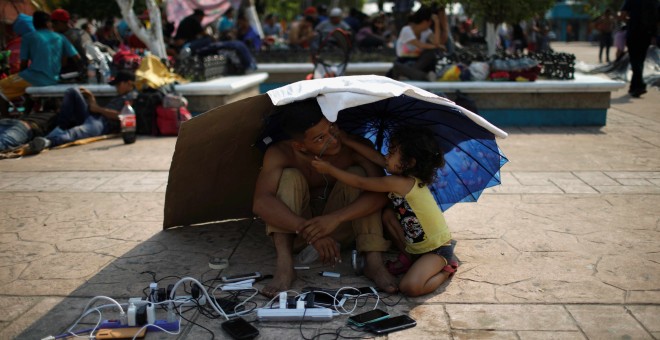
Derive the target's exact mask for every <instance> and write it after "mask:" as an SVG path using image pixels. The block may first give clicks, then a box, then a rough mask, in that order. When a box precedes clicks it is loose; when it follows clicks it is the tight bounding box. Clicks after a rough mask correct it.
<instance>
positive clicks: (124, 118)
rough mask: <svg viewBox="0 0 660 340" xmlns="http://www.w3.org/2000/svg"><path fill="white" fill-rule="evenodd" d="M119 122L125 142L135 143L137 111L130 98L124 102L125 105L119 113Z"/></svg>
mask: <svg viewBox="0 0 660 340" xmlns="http://www.w3.org/2000/svg"><path fill="white" fill-rule="evenodd" d="M119 122H120V123H121V137H122V138H123V139H124V143H125V144H131V143H135V135H136V131H135V130H136V128H137V119H136V117H135V111H134V110H133V108H132V107H131V103H130V102H128V100H127V101H125V102H124V107H123V108H122V109H121V112H120V113H119Z"/></svg>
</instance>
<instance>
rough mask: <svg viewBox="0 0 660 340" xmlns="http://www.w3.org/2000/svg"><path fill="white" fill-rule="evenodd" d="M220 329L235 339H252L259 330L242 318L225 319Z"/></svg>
mask: <svg viewBox="0 0 660 340" xmlns="http://www.w3.org/2000/svg"><path fill="white" fill-rule="evenodd" d="M222 329H224V330H225V332H227V333H229V335H231V337H232V338H234V339H236V340H249V339H254V338H256V337H257V335H259V330H258V329H256V328H254V326H252V325H250V323H249V322H247V321H245V319H243V318H236V319H231V320H227V321H225V322H223V323H222Z"/></svg>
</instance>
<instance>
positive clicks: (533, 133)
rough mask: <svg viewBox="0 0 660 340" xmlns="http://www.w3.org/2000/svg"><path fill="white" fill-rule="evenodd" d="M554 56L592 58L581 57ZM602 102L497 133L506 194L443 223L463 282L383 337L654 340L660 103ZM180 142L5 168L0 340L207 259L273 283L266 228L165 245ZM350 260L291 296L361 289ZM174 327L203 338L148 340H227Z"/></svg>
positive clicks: (173, 239)
mask: <svg viewBox="0 0 660 340" xmlns="http://www.w3.org/2000/svg"><path fill="white" fill-rule="evenodd" d="M553 48H555V49H557V50H562V51H567V52H571V53H575V54H576V55H577V57H578V59H580V60H585V61H587V62H595V60H597V47H593V46H590V45H588V44H585V43H573V44H555V45H553ZM611 103H612V107H611V109H610V110H609V111H608V119H607V125H606V126H605V127H601V128H591V127H577V128H509V129H505V130H507V132H509V133H510V136H509V138H507V139H504V140H501V141H500V147H501V149H502V150H503V151H504V153H505V154H506V155H507V156H508V157H509V159H510V161H511V162H510V163H509V164H507V165H506V166H505V167H504V171H503V173H502V177H503V184H502V185H501V186H499V187H496V188H494V189H491V190H489V191H487V192H486V193H485V194H484V195H483V196H482V198H481V199H480V200H479V202H478V203H476V204H474V203H473V204H460V205H457V206H455V207H453V208H452V209H450V210H449V211H448V212H447V213H446V217H447V220H448V223H449V226H450V228H451V230H452V232H453V236H454V238H455V239H457V240H458V245H457V247H456V254H457V256H458V258H459V259H460V261H461V264H462V266H461V267H460V268H459V271H458V273H457V274H456V276H455V277H454V278H453V279H452V280H451V281H450V282H449V283H448V284H445V285H443V286H442V287H441V288H440V289H438V291H437V292H436V293H435V294H431V295H428V296H425V297H422V298H400V297H399V296H393V297H389V298H386V299H384V300H383V301H382V302H380V304H379V307H381V308H383V309H386V310H388V311H389V312H390V314H393V315H397V314H402V313H407V314H410V315H411V316H412V317H413V318H414V319H416V320H417V322H418V326H417V327H415V328H412V329H410V330H406V331H402V332H399V333H394V334H393V335H392V338H397V339H398V338H402V339H412V338H415V339H475V338H477V339H479V338H489V339H491V338H492V339H660V246H659V245H658V244H660V243H659V241H660V109H659V107H660V105H659V104H660V93H659V92H658V91H657V90H656V89H651V90H650V91H649V93H647V94H646V95H644V96H643V98H642V99H632V98H630V97H629V96H628V95H627V93H626V90H621V91H618V92H616V93H613V94H612V101H611ZM174 144H175V139H174V138H141V139H139V140H138V142H137V143H136V144H134V145H130V146H125V145H123V144H122V141H121V139H113V140H106V141H101V142H97V143H92V144H89V145H84V146H78V147H72V148H68V149H63V150H54V151H48V152H45V153H43V154H41V155H39V156H36V157H26V158H23V159H17V160H3V161H0V207H2V208H0V285H1V286H2V290H1V291H0V305H1V306H3V307H4V310H5V313H2V314H0V339H11V338H20V339H40V338H42V337H45V336H47V335H57V334H60V333H62V332H63V331H64V330H65V328H66V327H67V326H68V325H69V324H71V323H72V322H73V321H75V319H76V318H77V317H78V316H79V315H80V313H81V311H82V308H83V307H84V306H85V304H86V303H87V302H88V301H89V300H90V298H91V297H94V296H98V295H105V296H109V297H113V298H115V299H117V300H119V301H120V302H125V301H126V300H127V299H128V298H129V297H135V296H142V294H143V293H142V291H143V289H144V288H145V287H147V286H148V284H149V282H150V281H151V280H152V276H151V274H150V273H144V272H147V271H149V272H153V273H154V275H156V277H157V278H164V277H166V276H169V275H175V276H180V277H183V276H191V277H195V278H197V279H199V280H200V281H204V280H208V279H213V278H215V277H217V276H218V275H219V272H218V271H212V270H209V268H208V266H207V262H208V259H209V257H212V256H221V257H227V258H229V260H230V266H229V268H227V269H226V270H224V271H223V272H222V275H226V274H237V273H242V272H248V271H261V272H263V273H272V271H273V270H274V265H275V263H274V253H273V247H272V246H271V244H270V242H269V240H268V239H267V237H266V236H265V235H264V227H263V225H262V224H261V223H260V222H258V221H251V220H244V221H226V222H224V223H216V224H209V225H204V226H198V227H190V228H182V229H176V230H169V231H166V232H163V231H161V229H162V227H161V225H162V218H163V201H164V190H165V186H166V183H167V172H168V169H169V163H170V160H171V155H172V153H173V150H174ZM343 255H344V256H343V258H344V262H343V264H341V265H339V266H338V267H337V268H335V269H333V270H335V271H339V272H341V273H342V274H343V275H342V278H341V279H333V278H325V277H324V278H321V277H319V276H318V275H317V272H318V271H320V270H324V269H325V270H329V269H328V268H315V269H313V270H307V271H301V272H299V275H298V281H297V282H296V285H295V286H294V287H293V288H294V289H296V290H300V289H301V288H302V287H304V286H310V285H314V286H325V287H341V286H347V285H351V286H365V285H368V284H369V281H368V280H366V279H365V278H364V277H357V276H356V275H354V274H352V271H351V269H350V267H349V264H348V263H349V261H348V259H349V257H348V256H349V252H348V251H346V250H345V251H344V252H343ZM394 256H395V254H394V253H392V254H388V257H394ZM174 282H176V279H175V278H166V279H164V280H163V281H162V283H164V284H165V285H166V284H167V283H174ZM256 301H257V302H258V304H259V305H260V306H261V305H262V304H264V303H266V302H267V300H266V299H264V298H262V297H257V298H256ZM102 303H104V302H102ZM102 303H101V304H102ZM383 303H386V304H387V305H383ZM374 304H375V301H374V300H369V301H366V305H364V306H362V307H359V308H358V310H360V311H364V310H367V309H369V308H372V307H373V306H374ZM163 313H164V312H159V318H162V317H163V316H164V314H163ZM116 316H117V314H116V313H114V312H112V311H107V312H105V313H104V317H105V318H111V317H116ZM184 316H185V317H186V318H188V319H190V320H192V321H193V322H195V323H197V324H199V325H201V326H203V327H206V328H207V329H208V330H209V331H207V330H205V329H203V328H202V327H200V326H197V325H193V324H192V323H190V322H188V321H184V322H183V325H184V327H183V328H182V331H181V333H180V334H179V335H167V334H164V333H149V334H148V338H150V339H161V338H162V339H174V338H182V339H183V338H185V339H208V338H211V334H210V333H209V332H213V333H215V336H216V338H220V339H224V338H228V337H227V335H226V333H224V332H223V331H222V330H221V328H220V320H211V319H208V318H206V317H204V316H203V315H200V314H197V313H195V312H194V311H189V312H187V313H185V314H184ZM96 318H97V317H96V316H90V317H89V318H87V319H85V321H86V322H87V325H88V326H89V325H90V323H94V322H95V321H96ZM346 318H347V316H340V317H336V318H334V320H333V321H331V322H324V323H321V322H305V323H303V324H302V325H300V324H299V323H298V322H293V323H287V322H278V323H263V322H262V323H259V322H257V323H254V325H255V326H256V327H257V328H258V329H259V330H260V332H261V336H260V337H259V338H260V339H282V338H290V339H297V338H301V337H302V336H301V332H302V334H304V335H305V336H306V337H307V338H310V337H312V336H314V335H318V334H320V333H324V332H331V333H334V332H335V331H336V329H337V328H339V327H340V326H342V325H344V324H345V321H346ZM246 319H248V320H253V319H255V316H254V315H251V316H247V317H246ZM90 327H93V325H91V326H90ZM299 327H300V328H299ZM341 334H342V335H345V336H355V335H360V333H356V332H352V331H350V330H344V331H342V333H341ZM324 338H328V337H327V336H326V337H324Z"/></svg>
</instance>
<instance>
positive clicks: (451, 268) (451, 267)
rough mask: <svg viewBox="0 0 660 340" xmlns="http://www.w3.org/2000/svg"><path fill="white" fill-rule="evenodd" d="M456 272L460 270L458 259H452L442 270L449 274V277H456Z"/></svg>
mask: <svg viewBox="0 0 660 340" xmlns="http://www.w3.org/2000/svg"><path fill="white" fill-rule="evenodd" d="M456 270H458V261H456V259H451V260H450V261H449V263H448V264H447V265H446V266H445V267H444V268H442V271H444V272H447V273H449V277H452V276H454V274H455V273H456Z"/></svg>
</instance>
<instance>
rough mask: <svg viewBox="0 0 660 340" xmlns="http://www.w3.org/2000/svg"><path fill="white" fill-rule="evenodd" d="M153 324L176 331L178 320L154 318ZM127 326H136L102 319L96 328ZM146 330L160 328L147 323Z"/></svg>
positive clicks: (157, 329) (169, 330)
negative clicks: (169, 320)
mask: <svg viewBox="0 0 660 340" xmlns="http://www.w3.org/2000/svg"><path fill="white" fill-rule="evenodd" d="M154 325H155V326H158V327H161V328H163V329H164V330H166V331H168V332H176V331H178V330H179V322H178V321H174V322H168V321H167V320H156V322H154ZM129 327H136V326H129V325H127V324H122V323H121V321H119V320H104V321H103V322H101V324H100V325H99V326H98V327H97V328H98V329H107V328H129ZM147 330H150V331H160V330H161V329H160V328H157V327H153V326H151V325H149V326H148V328H147Z"/></svg>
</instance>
